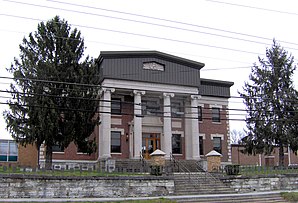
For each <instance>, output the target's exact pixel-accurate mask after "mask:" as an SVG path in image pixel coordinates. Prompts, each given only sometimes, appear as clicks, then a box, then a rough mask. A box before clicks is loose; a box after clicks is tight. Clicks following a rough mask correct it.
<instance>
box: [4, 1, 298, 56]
mask: <svg viewBox="0 0 298 203" xmlns="http://www.w3.org/2000/svg"><path fill="white" fill-rule="evenodd" d="M4 1H8V2H13V3H19V4H25V5H30V6H37V7H44V8H48V9H56V10H62V11H68V12H75V13H80V14H85V15H93V16H99V17H105V18H111V19H117V20H123V21H130V22H134V23H142V24H147V25H153V26H158V27H165V28H171V29H176V30H182V31H188V32H195V33H200V34H205V35H213V36H216V37H222V38H229V39H234V40H240V41H246V42H251V43H257V44H263V45H270V44H269V43H263V42H259V41H254V40H248V39H243V38H237V37H231V36H225V35H220V34H214V33H209V32H203V31H198V30H191V29H186V28H181V27H175V26H169V25H161V24H157V23H150V22H145V21H140V20H134V19H127V18H120V17H115V16H108V15H102V14H97V13H96V14H95V13H89V12H84V11H75V10H71V9H63V8H56V7H49V6H43V5H37V4H31V3H24V2H18V1H11V0H4ZM291 49H294V50H298V49H295V48H291Z"/></svg>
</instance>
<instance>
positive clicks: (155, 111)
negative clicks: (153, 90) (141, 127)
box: [141, 98, 162, 116]
mask: <svg viewBox="0 0 298 203" xmlns="http://www.w3.org/2000/svg"><path fill="white" fill-rule="evenodd" d="M148 103H151V104H153V103H154V105H150V104H149V105H148ZM141 108H142V114H143V115H155V116H158V115H162V111H161V105H160V100H159V99H154V98H152V99H148V98H144V99H142V105H141Z"/></svg>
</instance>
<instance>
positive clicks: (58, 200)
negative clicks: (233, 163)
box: [0, 190, 298, 202]
mask: <svg viewBox="0 0 298 203" xmlns="http://www.w3.org/2000/svg"><path fill="white" fill-rule="evenodd" d="M281 192H298V190H291V191H286V190H283V191H280V190H278V191H268V192H251V193H234V194H206V195H180V196H175V195H172V196H158V197H115V198H105V197H104V198H53V199H52V198H46V199H45V198H18V199H0V202H113V201H115V202H119V201H127V200H148V199H159V198H166V199H172V200H181V199H194V198H198V199H199V198H206V197H210V198H212V197H236V196H239V197H240V196H242V197H245V196H254V195H255V196H257V195H268V194H278V193H281Z"/></svg>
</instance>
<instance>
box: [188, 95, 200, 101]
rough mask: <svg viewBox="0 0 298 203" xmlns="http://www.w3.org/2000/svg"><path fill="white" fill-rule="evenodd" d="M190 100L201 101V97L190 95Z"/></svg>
mask: <svg viewBox="0 0 298 203" xmlns="http://www.w3.org/2000/svg"><path fill="white" fill-rule="evenodd" d="M190 98H191V99H192V100H197V99H201V98H202V96H201V95H197V94H194V95H190Z"/></svg>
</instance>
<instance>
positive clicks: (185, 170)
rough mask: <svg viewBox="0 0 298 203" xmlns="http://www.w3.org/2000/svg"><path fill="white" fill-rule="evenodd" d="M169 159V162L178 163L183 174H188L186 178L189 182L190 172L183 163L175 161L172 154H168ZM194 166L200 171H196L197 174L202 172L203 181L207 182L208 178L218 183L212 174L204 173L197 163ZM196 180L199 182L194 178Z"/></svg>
mask: <svg viewBox="0 0 298 203" xmlns="http://www.w3.org/2000/svg"><path fill="white" fill-rule="evenodd" d="M170 159H171V161H174V163H178V165H179V166H182V168H183V169H184V170H183V172H184V173H187V174H188V178H189V179H190V180H191V178H190V177H191V171H190V170H189V169H188V168H187V167H186V166H185V165H184V164H183V163H181V162H180V161H179V160H177V159H175V157H174V156H173V154H172V153H171V154H170ZM195 164H196V166H197V168H199V169H200V171H198V172H202V173H204V175H205V180H207V178H208V180H210V179H212V180H213V181H214V182H217V181H220V180H218V179H217V178H216V177H214V176H213V175H212V174H210V173H209V172H207V171H205V170H204V169H203V168H202V167H201V166H200V165H199V163H197V162H196V163H195ZM196 179H197V180H199V178H196Z"/></svg>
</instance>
